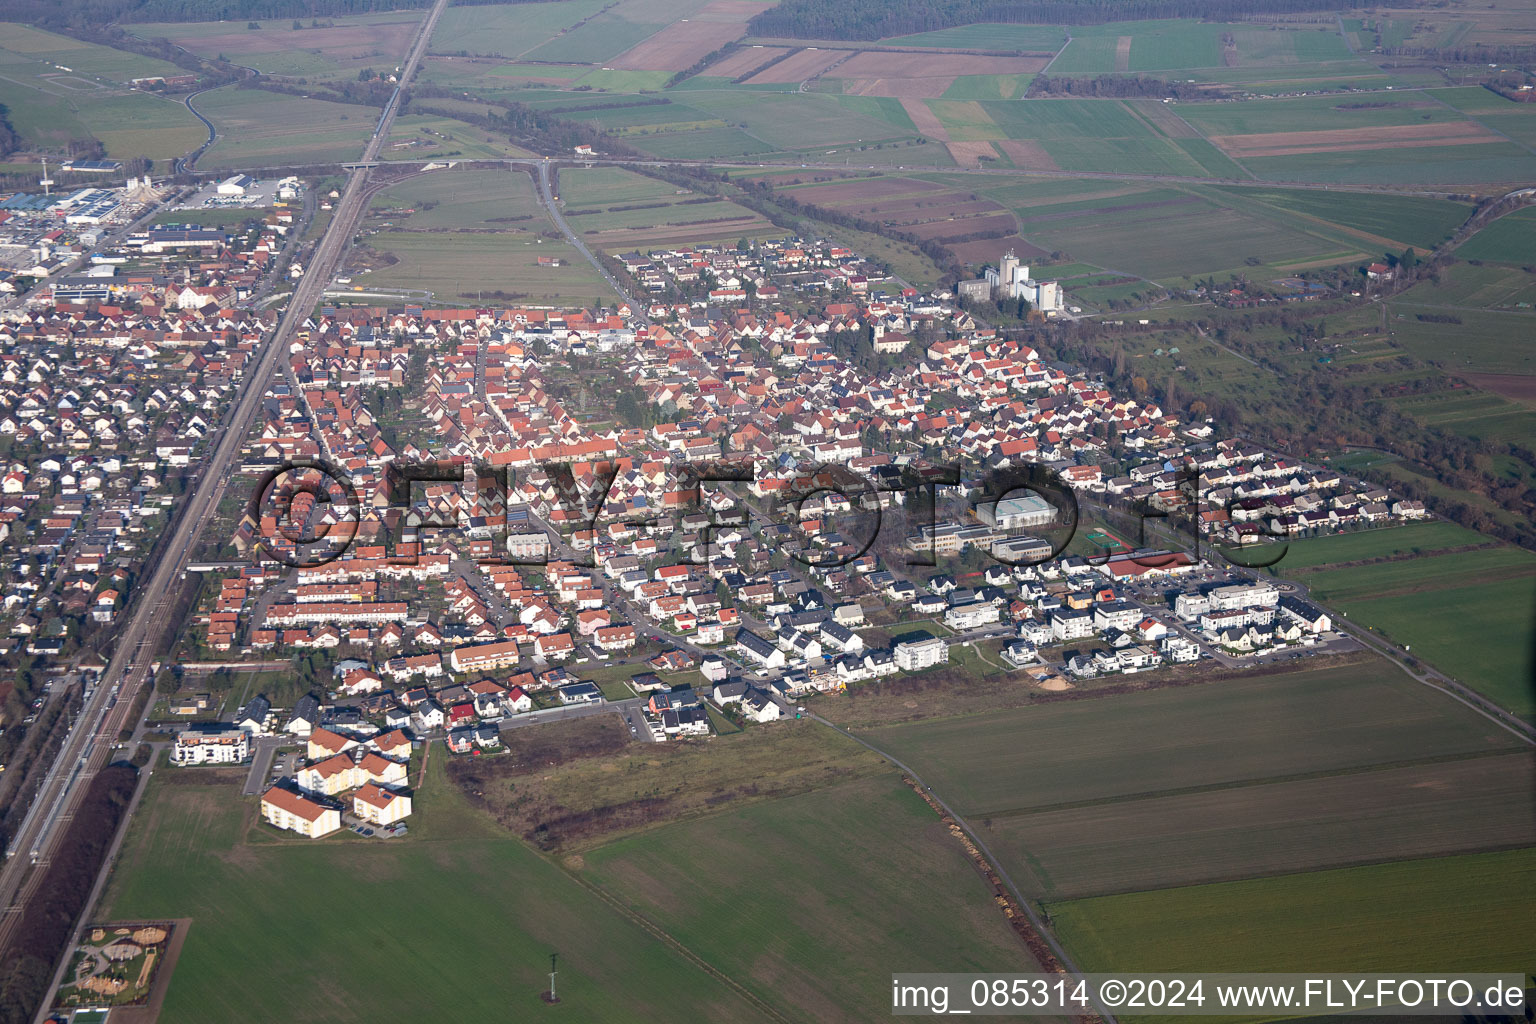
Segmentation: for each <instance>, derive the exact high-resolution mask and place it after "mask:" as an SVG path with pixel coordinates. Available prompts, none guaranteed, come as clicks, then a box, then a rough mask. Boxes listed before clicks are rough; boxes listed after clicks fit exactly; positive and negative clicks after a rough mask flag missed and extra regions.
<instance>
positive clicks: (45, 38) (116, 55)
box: [0, 22, 184, 94]
mask: <svg viewBox="0 0 1536 1024" xmlns="http://www.w3.org/2000/svg"><path fill="white" fill-rule="evenodd" d="M0 64H4V65H5V76H6V77H7V78H13V79H14V78H17V77H19V76H27V77H29V78H34V79H35V80H36V81H37V82H38V84H40V85H41V87H43V88H46V89H51V90H55V91H58V92H60V93H65V94H68V93H74V92H80V93H84V94H89V93H91V92H94V91H96V88H95V87H94V86H93V85H92V84H91V82H90V81H84V80H81V76H83V78H84V79H94V80H97V81H98V82H101V83H107V84H113V85H126V84H128V82H129V81H130V80H132V79H134V78H149V77H151V76H154V75H179V74H184V71H183V70H182V69H181V68H179V67H177V66H176V65H175V64H172V63H171V62H169V61H164V60H160V59H158V58H155V57H145V56H143V55H142V54H138V53H131V52H129V51H127V50H115V49H113V48H112V47H110V46H98V45H97V44H95V43H85V42H81V41H80V40H78V39H71V38H70V37H69V36H61V35H58V34H56V33H53V32H46V31H44V30H42V29H38V28H32V27H30V26H27V25H19V24H16V23H15V22H0ZM58 65H63V68H60V67H59V66H58ZM66 69H67V70H66Z"/></svg>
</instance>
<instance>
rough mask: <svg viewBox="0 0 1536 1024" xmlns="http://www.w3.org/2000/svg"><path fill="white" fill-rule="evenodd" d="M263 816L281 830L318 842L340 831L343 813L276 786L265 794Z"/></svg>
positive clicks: (262, 803)
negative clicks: (317, 840)
mask: <svg viewBox="0 0 1536 1024" xmlns="http://www.w3.org/2000/svg"><path fill="white" fill-rule="evenodd" d="M261 816H262V817H263V818H264V819H266V820H267V821H268V822H269V823H271V824H273V825H276V826H277V827H278V828H285V829H288V830H289V831H291V832H297V833H298V834H299V835H301V836H308V837H309V838H310V839H319V838H320V837H321V836H326V835H330V834H331V833H332V832H335V831H336V830H337V829H339V828H341V811H339V810H337V809H336V808H334V807H327V806H325V805H324V804H322V803H320V802H319V801H317V800H311V799H309V798H308V797H306V796H301V795H300V794H298V793H295V792H293V790H291V789H283V788H282V787H281V786H273V787H272V788H271V789H269V790H267V791H266V793H264V794H262V797H261Z"/></svg>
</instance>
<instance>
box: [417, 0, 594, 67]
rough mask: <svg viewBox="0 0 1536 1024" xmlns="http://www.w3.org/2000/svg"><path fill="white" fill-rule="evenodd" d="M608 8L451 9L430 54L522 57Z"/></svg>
mask: <svg viewBox="0 0 1536 1024" xmlns="http://www.w3.org/2000/svg"><path fill="white" fill-rule="evenodd" d="M607 6H609V4H608V0H554V2H549V3H527V4H496V5H487V6H477V7H459V6H456V5H450V6H449V7H448V9H447V10H446V11H444V12H443V15H442V17H441V18H439V19H438V22H437V28H436V30H435V31H433V33H432V43H431V50H430V51H429V52H431V53H450V54H451V53H459V52H460V51H464V52H467V53H470V54H496V55H499V56H502V57H520V56H522V55H523V54H524V53H527V52H528V51H529V50H531V49H533V48H534V47H536V46H539V45H541V44H543V43H545V42H547V41H548V40H549V39H551V38H552V37H553V36H554V35H555V34H556V33H558V32H561V31H563V30H564V29H567V28H569V27H570V26H572V25H574V24H576V23H577V22H578V21H581V20H582V19H584V18H589V17H591V16H592V15H594V14H596V13H598V12H599V11H601V10H602V9H603V8H604V7H607Z"/></svg>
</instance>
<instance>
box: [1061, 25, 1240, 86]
mask: <svg viewBox="0 0 1536 1024" xmlns="http://www.w3.org/2000/svg"><path fill="white" fill-rule="evenodd" d="M1226 29H1227V26H1224V25H1212V24H1207V23H1205V22H1200V21H1187V20H1186V21H1179V20H1170V21H1140V22H1111V23H1110V24H1108V25H1092V26H1075V27H1073V28H1072V29H1071V34H1072V41H1071V42H1070V43H1068V44H1067V47H1066V49H1064V50H1062V51H1061V54H1060V55H1059V56H1058V57H1057V58H1056V60H1055V62H1054V63H1052V64H1051V68H1050V71H1051V74H1072V73H1090V74H1098V73H1102V72H1109V71H1147V72H1151V71H1173V70H1181V69H1186V68H1206V67H1219V66H1220V65H1221V63H1222V59H1221V35H1222V32H1223V31H1225V30H1226ZM1122 37H1123V38H1127V39H1129V40H1130V53H1129V54H1128V60H1127V61H1123V62H1122V61H1120V60H1118V59H1117V58H1118V53H1117V51H1118V49H1119V46H1118V43H1119V40H1120V39H1121V38H1122ZM1122 65H1123V66H1122Z"/></svg>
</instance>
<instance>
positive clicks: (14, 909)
mask: <svg viewBox="0 0 1536 1024" xmlns="http://www.w3.org/2000/svg"><path fill="white" fill-rule="evenodd" d="M448 2H449V0H436V3H435V4H434V5H433V7H432V9H431V11H430V12H428V14H427V16H426V18H425V19H424V20H423V21H422V23H421V27H420V28H419V29H418V31H417V35H416V38H415V40H414V41H413V42H412V45H411V49H410V53H409V54H408V55H407V57H406V61H405V64H404V66H403V68H402V73H401V75H400V83H401V89H403V88H404V87H405V85H406V83H408V82H410V81H411V79H412V77H413V76H414V75H415V73H416V70H417V67H418V66H419V64H420V62H421V58H422V55H423V53H425V52H426V47H427V40H428V39H430V38H431V36H432V30H433V28H434V26H436V24H437V20H438V18H439V17H440V16H441V15H442V12H443V10H444V8H446V7H447V6H448ZM401 89H397V90H396V91H395V94H394V95H393V96H392V97H391V98H390V101H389V103H388V105H387V106H386V107H385V108H384V113H383V115H382V116H381V117H380V118H379V121H378V124H377V126H376V128H375V129H374V134H373V137H372V138H371V139H369V142H368V146H367V148H366V149H365V151H364V155H363V158H362V160H361V161H359V163H360V164H366V163H369V162H371V161H373V160H374V159H375V157H376V156H377V155H378V152H379V149H380V147H381V146H382V145H383V143H384V140H385V139H387V138H388V137H389V130H390V126H391V125H392V124H393V122H394V119H395V114H396V113H397V112H398V111H399V109H400V97H401ZM369 173H370V172H369V168H368V167H366V166H358V167H357V168H356V169H355V170H353V171H352V173H351V177H350V179H349V180H348V182H347V185H346V188H345V190H344V191H343V193H342V196H341V198H340V200H339V201H338V202H337V204H336V209H335V213H334V215H333V217H332V219H331V223H330V225H329V226H328V228H327V230H326V232H325V235H324V236H323V237H322V238H321V240H320V244H319V246H318V247H317V248H316V250H315V254H314V256H313V257H311V259H310V262H309V267H308V269H307V272H306V273H305V275H304V277H303V278H301V279H300V281H299V284H298V287H297V288H295V290H294V293H293V298H292V300H291V301H290V302H289V304H288V308H287V310H286V311H285V312H284V314H283V316H282V318H281V319H280V320H279V322H278V326H277V329H276V330H275V331H273V332H272V334H270V335H269V336H268V337H267V339H266V341H265V342H264V343H263V344H262V346H261V348H260V349H259V350H258V352H257V354H256V357H255V365H254V366H253V367H252V368H251V370H250V372H248V373H247V374H246V375H245V377H244V379H243V381H242V384H241V389H240V391H239V392H238V393H237V395H236V397H235V400H234V403H233V405H232V407H231V409H230V411H229V413H228V415H227V417H226V418H225V421H224V423H223V424H222V426H221V427H220V429H218V430H217V431H215V433H214V438H215V440H214V444H213V448H212V452H211V453H210V455H209V456H208V458H207V460H206V461H205V462H204V463H203V466H202V469H201V472H200V474H199V475H198V477H197V480H196V486H195V487H194V489H193V491H192V494H191V497H190V498H189V499H188V500H187V501H186V503H185V504H184V505H183V506H182V508H181V510H180V512H179V514H178V518H177V520H176V522H175V525H174V526H173V527H172V529H171V533H170V535H169V536H168V537H167V538H166V541H165V546H164V548H163V553H162V555H161V557H160V560H159V562H158V563H157V564H156V565H155V566H154V568H153V570H152V571H151V573H150V575H149V577H148V580H147V582H146V583H145V584H144V585H143V587H142V589H140V591H139V592H138V594H137V596H136V597H135V598H134V610H133V614H132V617H131V618H130V620H129V623H128V625H127V627H126V628H125V629H124V630H123V633H122V635H121V636H120V637H119V639H118V641H117V645H116V648H115V650H114V651H113V654H112V658H111V661H110V662H109V663H108V665H107V668H106V670H105V672H103V674H102V676H101V679H100V681H99V682H98V683H97V685H96V688H95V690H94V691H93V693H92V694H91V697H90V699H89V700H88V701H87V702H86V704H85V706H84V708H83V709H82V710H81V713H80V715H79V717H78V718H77V719H76V722H75V725H74V727H73V729H72V730H71V731H70V733H69V735H68V737H67V738H66V739H65V741H64V744H63V746H62V748H61V749H60V751H59V754H58V757H57V759H56V760H55V761H54V764H53V766H52V768H51V769H50V771H49V773H48V775H47V777H46V778H45V779H44V782H43V785H42V787H41V789H40V790H39V791H38V794H37V798H36V799H35V800H34V802H33V805H32V809H31V811H30V812H29V813H28V815H27V817H26V820H24V821H23V822H22V826H21V828H20V830H19V831H18V832H17V834H16V835H15V836H14V837H13V838H12V841H11V844H10V846H9V847H8V849H7V853H8V854H11V856H8V857H7V859H6V861H5V863H4V866H3V867H0V907H4V908H5V912H4V915H3V916H0V945H3V943H4V941H5V940H6V939H8V938H9V935H10V933H11V930H12V929H13V928H14V927H15V925H16V922H17V921H18V920H19V919H20V917H21V911H22V909H23V908H24V907H25V905H26V902H27V900H28V899H29V898H30V897H31V896H32V895H33V893H34V892H35V891H36V888H37V886H38V885H39V884H40V882H41V879H42V877H43V874H44V872H43V871H41V870H39V868H41V867H42V866H45V865H46V864H47V862H48V857H49V855H50V853H51V852H52V850H53V847H54V844H55V843H56V842H57V841H58V837H59V836H60V835H61V834H63V832H64V831H65V828H64V826H65V825H66V824H67V823H68V822H69V821H70V819H71V818H72V817H73V814H74V811H75V808H76V807H77V806H78V805H79V802H80V799H81V797H82V795H83V794H84V792H85V790H86V788H87V784H88V783H89V781H90V779H91V778H92V777H93V776H94V775H95V773H96V772H97V771H98V770H99V769H100V768H101V767H102V766H103V765H104V764H105V763H106V761H107V759H108V758H109V757H110V756H111V751H112V748H113V745H114V742H115V738H116V736H117V735H118V732H119V730H121V729H122V728H123V727H124V726H126V725H131V724H132V723H130V722H129V721H128V716H129V715H130V714H131V712H132V708H133V707H134V704H135V700H134V698H135V697H136V696H137V695H138V693H139V690H140V688H141V687H143V686H146V685H150V684H151V680H150V666H151V663H152V660H153V657H154V654H155V651H156V650H157V649H158V647H159V645H160V643H161V641H162V640H163V639H164V638H165V635H166V632H167V631H168V630H170V629H172V628H174V627H175V625H176V623H174V622H173V621H171V620H172V615H171V611H172V609H174V608H175V607H176V606H177V603H178V598H179V596H180V591H181V583H182V569H183V566H184V564H185V562H186V560H187V557H188V555H189V554H190V552H192V551H193V550H194V549H195V546H196V543H197V539H198V536H199V535H200V533H201V532H202V528H203V525H204V524H205V523H206V522H207V521H208V520H209V519H210V518H211V517H212V515H213V513H214V510H215V509H217V508H218V505H219V501H220V500H221V499H222V498H223V496H224V491H225V488H226V486H227V484H228V482H229V478H230V474H231V471H232V469H233V467H234V464H235V459H236V456H237V455H238V454H239V452H240V447H241V444H242V442H243V441H244V440H245V438H246V436H247V434H248V433H249V431H250V429H251V426H252V424H253V423H254V422H255V419H256V415H257V412H258V411H259V410H260V408H261V404H262V398H263V394H264V392H265V391H266V386H267V382H268V381H270V380H271V378H272V375H273V371H274V370H275V369H276V367H277V366H278V360H279V359H280V358H281V357H282V354H283V353H284V352H285V351H287V348H288V344H289V342H290V341H291V340H292V338H293V336H294V333H295V331H296V330H297V329H298V327H299V325H300V324H302V323H303V322H304V320H305V318H306V317H307V316H308V315H309V313H310V311H311V310H312V309H313V308H314V307H315V305H316V304H317V303H318V302H319V301H320V299H321V295H322V293H323V291H324V289H325V283H326V282H327V281H328V280H330V278H331V275H332V274H333V273H334V272H335V269H336V267H337V265H338V263H339V261H340V259H341V256H342V254H343V253H344V252H345V251H346V249H347V246H348V244H349V243H350V242H351V239H352V236H353V233H354V232H355V231H356V230H357V224H358V221H359V220H360V219H361V216H362V213H363V210H364V209H365V207H366V205H367V199H368V196H369V194H370V192H369V189H368V187H367V182H368V175H369Z"/></svg>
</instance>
